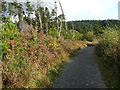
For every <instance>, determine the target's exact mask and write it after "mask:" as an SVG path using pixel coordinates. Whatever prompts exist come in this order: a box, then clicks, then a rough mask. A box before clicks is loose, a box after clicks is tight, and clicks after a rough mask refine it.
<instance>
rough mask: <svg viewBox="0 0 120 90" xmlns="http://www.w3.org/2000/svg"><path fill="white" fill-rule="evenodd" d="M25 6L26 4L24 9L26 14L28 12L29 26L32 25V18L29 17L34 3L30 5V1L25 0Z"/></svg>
mask: <svg viewBox="0 0 120 90" xmlns="http://www.w3.org/2000/svg"><path fill="white" fill-rule="evenodd" d="M25 6H26V11H27V14H28V18H29V22H28V23H29V24H30V26H32V19H31V14H33V11H34V9H33V7H34V5H30V2H29V1H28V0H27V2H26V3H25Z"/></svg>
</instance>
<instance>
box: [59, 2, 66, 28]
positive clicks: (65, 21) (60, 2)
mask: <svg viewBox="0 0 120 90" xmlns="http://www.w3.org/2000/svg"><path fill="white" fill-rule="evenodd" d="M58 2H59V4H60V8H61V11H62V14H63V15H64V18H65V14H64V11H63V8H62V4H61V2H60V0H58ZM64 22H65V29H67V24H66V21H65V19H64Z"/></svg>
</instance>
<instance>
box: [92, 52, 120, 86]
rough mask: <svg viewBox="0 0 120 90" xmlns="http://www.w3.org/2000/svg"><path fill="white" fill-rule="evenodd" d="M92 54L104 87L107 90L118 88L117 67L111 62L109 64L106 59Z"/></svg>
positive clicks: (119, 83) (119, 82)
mask: <svg viewBox="0 0 120 90" xmlns="http://www.w3.org/2000/svg"><path fill="white" fill-rule="evenodd" d="M94 53H95V58H96V61H97V64H98V67H99V69H100V71H101V75H102V77H103V79H104V80H105V84H106V86H107V87H108V88H120V80H119V76H118V67H117V66H116V65H115V64H113V63H112V62H109V60H108V59H107V58H104V57H99V56H97V55H96V51H94Z"/></svg>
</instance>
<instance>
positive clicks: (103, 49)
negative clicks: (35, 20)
mask: <svg viewBox="0 0 120 90" xmlns="http://www.w3.org/2000/svg"><path fill="white" fill-rule="evenodd" d="M117 43H118V31H115V30H113V29H107V30H106V31H104V33H103V34H102V35H101V39H100V43H99V45H98V46H99V47H98V48H99V49H100V51H99V52H100V53H101V54H102V55H104V56H107V57H111V58H114V59H116V58H117V53H116V50H117V48H116V45H117Z"/></svg>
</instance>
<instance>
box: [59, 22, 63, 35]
mask: <svg viewBox="0 0 120 90" xmlns="http://www.w3.org/2000/svg"><path fill="white" fill-rule="evenodd" d="M61 31H62V21H61V23H60V31H59V36H61Z"/></svg>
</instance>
